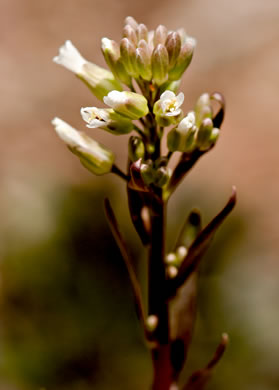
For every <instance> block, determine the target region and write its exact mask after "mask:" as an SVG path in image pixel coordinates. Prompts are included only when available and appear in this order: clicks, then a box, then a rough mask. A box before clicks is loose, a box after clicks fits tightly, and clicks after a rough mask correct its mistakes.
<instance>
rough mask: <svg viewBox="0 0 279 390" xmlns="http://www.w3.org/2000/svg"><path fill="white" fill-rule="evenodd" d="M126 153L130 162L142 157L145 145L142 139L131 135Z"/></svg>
mask: <svg viewBox="0 0 279 390" xmlns="http://www.w3.org/2000/svg"><path fill="white" fill-rule="evenodd" d="M128 154H129V158H130V160H131V161H132V162H135V161H137V160H139V159H140V158H143V157H144V154H145V147H144V143H143V141H142V139H141V138H140V137H137V136H132V137H130V139H129V145H128Z"/></svg>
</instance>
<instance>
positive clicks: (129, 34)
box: [123, 25, 138, 46]
mask: <svg viewBox="0 0 279 390" xmlns="http://www.w3.org/2000/svg"><path fill="white" fill-rule="evenodd" d="M123 38H127V39H128V40H129V41H130V42H131V43H132V44H133V45H135V46H137V44H138V38H137V34H136V31H135V30H134V29H133V28H132V27H131V26H130V25H126V26H125V27H124V29H123Z"/></svg>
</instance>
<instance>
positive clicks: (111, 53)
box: [102, 38, 131, 85]
mask: <svg viewBox="0 0 279 390" xmlns="http://www.w3.org/2000/svg"><path fill="white" fill-rule="evenodd" d="M102 52H103V55H104V58H105V61H106V63H107V65H108V66H109V68H110V70H111V71H112V73H113V74H114V76H115V77H116V78H118V79H119V80H120V81H122V82H123V83H124V84H126V85H130V83H131V78H130V76H129V75H128V74H127V73H126V70H125V67H124V65H123V64H122V62H121V59H120V48H119V45H118V43H116V42H115V41H113V40H112V39H108V38H102Z"/></svg>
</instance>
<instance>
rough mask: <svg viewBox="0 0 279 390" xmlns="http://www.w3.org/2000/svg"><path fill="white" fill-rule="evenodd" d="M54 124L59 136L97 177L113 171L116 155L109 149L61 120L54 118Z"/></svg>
mask: <svg viewBox="0 0 279 390" xmlns="http://www.w3.org/2000/svg"><path fill="white" fill-rule="evenodd" d="M52 124H53V125H54V128H55V131H56V133H57V134H58V136H59V137H60V138H61V139H62V140H63V141H64V142H65V143H66V144H67V146H68V147H69V149H70V150H71V152H73V153H74V154H75V155H77V156H78V157H79V159H80V162H81V163H82V165H83V166H85V168H87V169H88V170H89V171H90V172H92V173H94V174H95V175H104V174H105V173H109V172H110V171H111V169H112V166H113V163H114V154H113V153H112V152H111V151H110V150H109V149H107V148H106V147H105V146H103V145H101V144H99V143H98V142H96V141H94V140H93V139H92V138H90V137H88V135H87V134H85V133H82V132H80V131H78V130H76V129H74V128H73V127H72V126H70V125H69V124H68V123H66V122H64V121H63V120H61V119H59V118H54V119H53V121H52Z"/></svg>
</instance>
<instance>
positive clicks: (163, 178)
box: [154, 166, 171, 188]
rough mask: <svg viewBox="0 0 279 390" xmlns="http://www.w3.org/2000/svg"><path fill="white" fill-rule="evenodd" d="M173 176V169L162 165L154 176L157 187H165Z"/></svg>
mask: <svg viewBox="0 0 279 390" xmlns="http://www.w3.org/2000/svg"><path fill="white" fill-rule="evenodd" d="M170 176H171V170H170V168H167V167H164V166H162V167H160V168H158V169H157V170H156V172H155V176H154V184H155V185H156V186H157V187H161V188H162V187H164V186H165V185H166V184H167V183H168V182H169V179H170Z"/></svg>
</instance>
